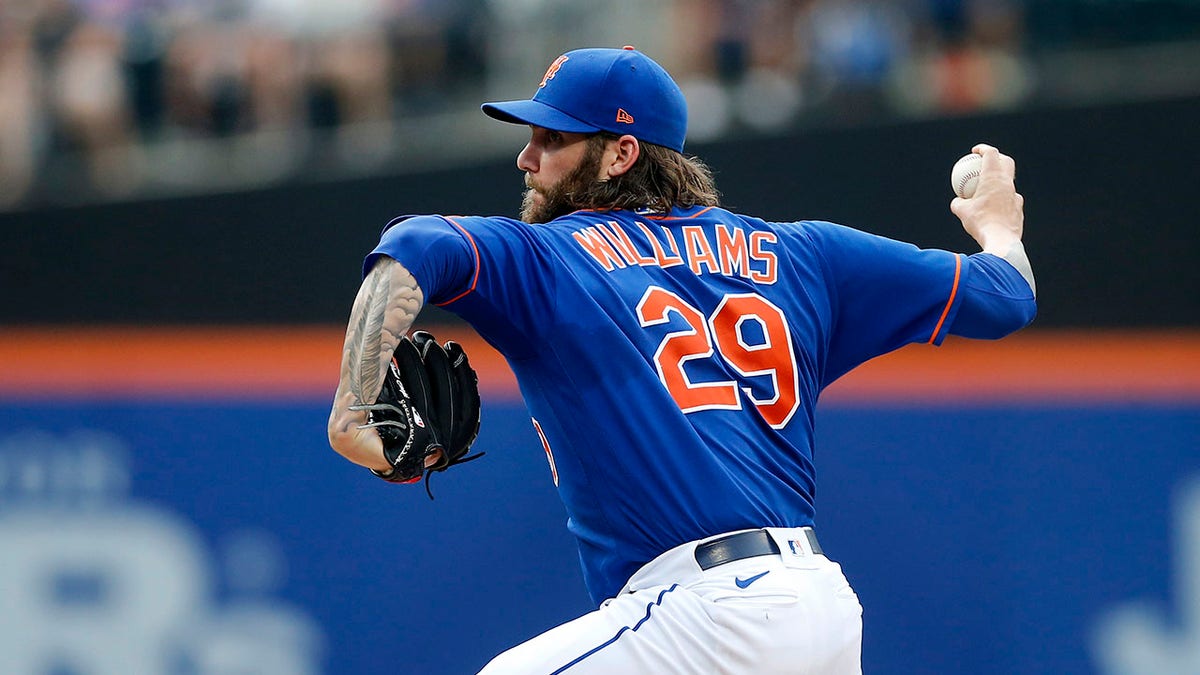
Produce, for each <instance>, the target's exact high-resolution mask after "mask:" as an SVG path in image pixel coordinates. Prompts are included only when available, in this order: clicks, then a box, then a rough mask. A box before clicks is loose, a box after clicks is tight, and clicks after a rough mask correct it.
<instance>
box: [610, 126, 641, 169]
mask: <svg viewBox="0 0 1200 675" xmlns="http://www.w3.org/2000/svg"><path fill="white" fill-rule="evenodd" d="M641 153H642V148H641V146H640V145H639V144H638V140H637V139H636V138H634V137H633V136H630V135H629V134H625V135H624V136H621V137H620V138H618V139H616V140H613V141H609V144H608V152H607V153H605V154H606V156H608V157H609V158H610V159H609V161H608V162H607V163H606V166H605V167H604V172H605V174H604V175H605V179H606V180H607V179H608V178H616V177H617V176H620V175H623V174H624V173H626V172H628V171H629V170H630V169H632V168H633V165H634V164H635V163H637V160H638V157H640V156H641Z"/></svg>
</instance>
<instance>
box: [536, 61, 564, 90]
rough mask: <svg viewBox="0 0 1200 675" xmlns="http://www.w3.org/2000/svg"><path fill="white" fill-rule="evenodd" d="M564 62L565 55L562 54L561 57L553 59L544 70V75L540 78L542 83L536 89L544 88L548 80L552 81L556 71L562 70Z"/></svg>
mask: <svg viewBox="0 0 1200 675" xmlns="http://www.w3.org/2000/svg"><path fill="white" fill-rule="evenodd" d="M566 62H567V55H566V54H563V55H562V56H560V57H558V58H557V59H554V63H551V64H550V67H549V68H547V69H546V74H545V75H543V76H542V83H541V84H539V85H538V89H541V88H542V87H544V86H546V83H547V82H549V81H550V80H553V79H554V76H555V75H557V74H558V69H559V68H562V64H564V63H566Z"/></svg>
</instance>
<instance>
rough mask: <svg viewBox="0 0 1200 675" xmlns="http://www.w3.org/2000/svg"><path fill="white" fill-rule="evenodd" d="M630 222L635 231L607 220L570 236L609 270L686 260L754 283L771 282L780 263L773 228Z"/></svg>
mask: <svg viewBox="0 0 1200 675" xmlns="http://www.w3.org/2000/svg"><path fill="white" fill-rule="evenodd" d="M634 224H635V225H636V227H637V230H638V231H637V232H633V233H632V234H631V233H630V232H629V231H628V230H627V228H626V227H622V226H621V223H618V222H617V221H615V220H610V221H608V222H607V223H596V224H595V225H592V226H591V227H585V228H582V229H580V230H577V231H575V232H574V233H572V236H573V237H574V238H575V242H576V243H578V244H579V245H580V246H581V247H582V248H583V250H585V251H587V253H588V255H590V256H591V257H592V259H593V260H595V261H596V262H597V263H598V264H599V265H600V266H601V267H603V268H604V269H605V270H606V271H608V272H611V271H613V270H614V269H621V268H624V267H626V266H629V267H633V266H646V265H650V266H655V267H661V268H663V269H666V268H669V267H675V266H676V265H687V266H688V268H689V269H691V270H692V272H693V273H694V274H705V273H708V274H723V275H725V276H734V275H736V276H741V277H744V278H746V279H749V280H750V281H753V282H755V283H758V284H773V283H775V279H776V275H777V272H778V267H779V265H778V258H777V257H776V255H775V252H774V251H773V250H772V247H773V246H774V245H775V244H777V243H778V242H779V238H778V237H777V236H776V235H775V233H774V232H768V231H764V230H751V231H750V233H749V234H747V233H746V231H745V230H744V229H742V228H740V227H736V226H735V227H729V226H727V225H725V224H724V223H717V224H716V226H715V227H714V228H713V229H712V230H711V232H709V231H706V228H705V227H703V226H701V225H684V226H682V227H679V228H678V229H677V231H676V232H672V230H671V229H668V228H666V227H663V226H661V225H655V226H653V227H652V226H650V225H647V224H646V223H643V222H641V221H636V222H635V223H634ZM656 230H657V231H658V232H661V233H662V234H661V236H659V235H658V234H657V233H656Z"/></svg>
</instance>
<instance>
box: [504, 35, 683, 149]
mask: <svg viewBox="0 0 1200 675" xmlns="http://www.w3.org/2000/svg"><path fill="white" fill-rule="evenodd" d="M481 107H482V109H483V112H484V113H486V114H487V115H488V116H489V117H493V118H495V119H498V120H500V121H501V122H511V123H513V124H530V125H533V126H537V127H544V128H546V129H553V130H554V131H566V132H573V133H595V132H597V131H608V132H611V133H614V134H621V135H624V134H629V135H631V136H633V137H634V138H636V139H638V140H639V141H644V142H646V143H653V144H655V145H662V146H665V147H668V148H671V149H673V150H676V151H678V152H683V141H684V137H685V136H686V135H687V101H686V100H684V98H683V92H682V91H680V90H679V85H677V84H675V80H672V79H671V76H670V75H669V74H667V71H665V70H663V67H662V66H660V65H658V64H657V63H655V62H654V61H653V60H652V59H651V58H650V57H648V56H646V55H645V54H643V53H641V52H639V51H637V50H636V49H634V48H633V47H625V48H623V49H577V50H575V51H571V52H567V53H566V54H563V55H562V56H560V57H558V58H557V59H555V60H554V62H553V63H551V64H550V68H549V69H547V70H546V74H545V75H543V76H542V82H541V84H539V85H538V90H537V92H536V93H534V95H533V98H532V99H529V100H525V101H501V102H497V103H484V104H483V105H482V106H481Z"/></svg>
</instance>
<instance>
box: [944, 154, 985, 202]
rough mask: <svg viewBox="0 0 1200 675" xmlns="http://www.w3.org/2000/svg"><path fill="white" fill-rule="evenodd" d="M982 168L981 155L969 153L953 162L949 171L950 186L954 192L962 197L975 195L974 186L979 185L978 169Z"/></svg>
mask: <svg viewBox="0 0 1200 675" xmlns="http://www.w3.org/2000/svg"><path fill="white" fill-rule="evenodd" d="M982 168H983V157H982V156H981V155H976V154H975V153H971V154H969V155H964V156H963V157H962V159H960V160H958V161H957V162H955V163H954V169H953V170H951V171H950V187H952V188H954V194H956V195H958V196H959V197H962V198H963V199H970V198H971V197H973V196H975V188H976V187H978V185H979V170H980V169H982Z"/></svg>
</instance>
